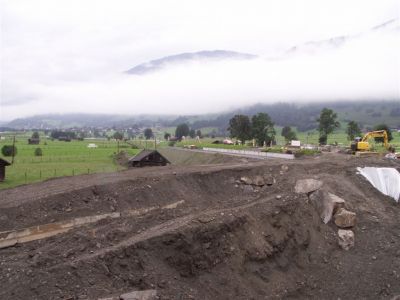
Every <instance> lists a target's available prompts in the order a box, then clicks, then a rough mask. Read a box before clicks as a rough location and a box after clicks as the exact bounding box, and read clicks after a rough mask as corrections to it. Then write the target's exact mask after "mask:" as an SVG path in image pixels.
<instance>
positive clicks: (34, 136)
mask: <svg viewBox="0 0 400 300" xmlns="http://www.w3.org/2000/svg"><path fill="white" fill-rule="evenodd" d="M31 138H32V139H38V138H39V132H37V131H35V132H33V133H32V137H31Z"/></svg>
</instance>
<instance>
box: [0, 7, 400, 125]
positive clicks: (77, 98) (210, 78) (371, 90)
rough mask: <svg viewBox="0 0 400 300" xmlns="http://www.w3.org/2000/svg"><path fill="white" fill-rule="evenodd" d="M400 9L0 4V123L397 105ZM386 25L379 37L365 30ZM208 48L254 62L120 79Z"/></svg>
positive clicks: (197, 66)
mask: <svg viewBox="0 0 400 300" xmlns="http://www.w3.org/2000/svg"><path fill="white" fill-rule="evenodd" d="M399 9H400V5H399V1H396V0H394V1H392V0H387V1H386V0H383V1H375V0H374V1H372V0H363V1H361V0H354V1H352V0H347V1H344V0H335V1H320V0H302V1H299V0H296V1H295V0H292V1H289V0H272V1H265V0H263V1H261V0H260V1H233V0H230V1H226V0H220V1H210V0H202V1H191V0H187V1H182V0H181V1H177V0H175V1H171V0H163V1H161V0H159V1H122V0H114V1H100V0H97V1H95V0H85V1H77V0H69V1H66V0H58V1H51V0H43V1H41V0H0V12H1V15H0V18H1V28H0V34H1V36H0V38H1V40H0V41H1V45H0V47H1V52H0V63H1V64H0V71H1V77H0V80H1V82H0V84H1V85H0V88H1V90H0V121H7V120H11V119H14V118H17V117H24V116H31V115H38V114H47V113H68V112H93V113H120V114H139V113H156V114H163V113H174V114H197V113H207V112H216V111H223V110H227V109H231V108H235V107H240V106H243V105H249V104H254V103H257V102H266V103H272V102H275V101H288V102H301V101H328V100H330V101H332V100H336V99H338V100H346V99H350V100H353V99H392V100H393V99H395V100H399V101H400V97H399V84H400V77H399V68H400V63H399V54H398V53H400V46H399V41H400V39H399V35H400V27H399V14H400V11H399ZM389 20H395V21H393V22H392V23H391V24H390V26H388V28H382V29H380V30H371V29H372V28H373V27H374V26H377V25H380V24H382V23H385V22H387V21H389ZM336 36H349V37H351V38H349V40H348V41H347V42H346V43H344V44H343V45H340V47H325V46H324V47H322V46H321V47H320V46H318V45H317V46H315V45H311V46H310V44H309V45H308V46H307V47H305V48H304V49H303V48H302V47H300V48H299V52H298V54H296V55H291V56H285V51H286V50H287V49H289V48H291V47H293V46H301V45H304V44H305V43H307V42H309V41H321V40H326V39H330V38H333V37H336ZM310 47H311V48H310ZM215 49H222V50H229V51H238V52H245V53H251V54H256V55H258V56H259V58H258V59H256V60H249V61H223V62H212V63H211V62H210V63H204V62H202V63H195V62H194V63H190V64H185V65H172V66H169V67H168V68H165V69H163V70H161V71H159V72H155V73H151V74H148V75H145V76H134V75H128V74H125V73H123V72H124V71H126V70H128V69H130V68H132V67H134V66H135V65H137V64H140V63H143V62H146V61H149V60H153V59H158V58H161V57H164V56H168V55H172V54H179V53H183V52H196V51H202V50H215ZM277 57H279V59H271V58H277Z"/></svg>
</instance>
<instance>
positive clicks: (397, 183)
mask: <svg viewBox="0 0 400 300" xmlns="http://www.w3.org/2000/svg"><path fill="white" fill-rule="evenodd" d="M357 170H358V171H359V172H360V174H361V175H363V176H364V177H365V178H366V179H367V180H368V181H369V182H370V183H371V184H372V185H373V186H374V187H375V188H376V189H377V190H379V191H380V192H382V193H383V194H385V195H387V196H390V197H392V198H393V199H394V200H396V202H399V198H400V173H399V172H398V171H397V170H396V169H394V168H374V167H365V168H357Z"/></svg>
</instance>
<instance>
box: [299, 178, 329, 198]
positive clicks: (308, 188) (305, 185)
mask: <svg viewBox="0 0 400 300" xmlns="http://www.w3.org/2000/svg"><path fill="white" fill-rule="evenodd" d="M322 184H323V182H322V181H320V180H315V179H300V180H297V182H296V186H295V187H294V190H295V192H296V193H298V194H308V193H311V192H314V191H316V190H318V189H320V188H321V186H322Z"/></svg>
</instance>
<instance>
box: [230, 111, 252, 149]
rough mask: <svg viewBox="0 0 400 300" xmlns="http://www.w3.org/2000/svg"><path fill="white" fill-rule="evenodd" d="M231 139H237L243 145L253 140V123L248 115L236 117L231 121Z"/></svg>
mask: <svg viewBox="0 0 400 300" xmlns="http://www.w3.org/2000/svg"><path fill="white" fill-rule="evenodd" d="M228 131H229V132H230V135H231V137H233V138H237V139H238V140H240V141H241V142H242V143H245V142H246V140H248V139H251V138H252V136H251V133H252V132H251V123H250V119H249V117H248V116H246V115H235V116H234V117H233V118H232V119H230V120H229V128H228Z"/></svg>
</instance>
